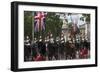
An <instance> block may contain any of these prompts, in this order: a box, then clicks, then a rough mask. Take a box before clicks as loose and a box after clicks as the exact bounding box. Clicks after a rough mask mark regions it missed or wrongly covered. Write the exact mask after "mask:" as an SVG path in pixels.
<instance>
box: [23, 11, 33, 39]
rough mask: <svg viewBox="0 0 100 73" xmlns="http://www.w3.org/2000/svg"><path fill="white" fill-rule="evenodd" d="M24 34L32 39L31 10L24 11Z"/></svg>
mask: <svg viewBox="0 0 100 73" xmlns="http://www.w3.org/2000/svg"><path fill="white" fill-rule="evenodd" d="M24 36H25V37H26V36H29V37H30V39H32V12H31V11H24Z"/></svg>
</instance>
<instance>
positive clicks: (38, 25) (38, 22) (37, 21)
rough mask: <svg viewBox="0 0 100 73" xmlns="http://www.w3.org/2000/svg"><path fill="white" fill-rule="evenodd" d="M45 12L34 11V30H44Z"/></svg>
mask: <svg viewBox="0 0 100 73" xmlns="http://www.w3.org/2000/svg"><path fill="white" fill-rule="evenodd" d="M46 15H47V13H46V12H36V13H35V15H34V31H35V32H39V31H42V30H45V25H46V24H45V20H46Z"/></svg>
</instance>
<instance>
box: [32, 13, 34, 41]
mask: <svg viewBox="0 0 100 73" xmlns="http://www.w3.org/2000/svg"><path fill="white" fill-rule="evenodd" d="M33 42H34V12H32V43H33Z"/></svg>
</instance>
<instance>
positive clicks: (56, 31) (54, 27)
mask: <svg viewBox="0 0 100 73" xmlns="http://www.w3.org/2000/svg"><path fill="white" fill-rule="evenodd" d="M62 24H63V22H62V20H61V19H60V18H59V15H56V13H53V12H48V14H47V17H46V31H45V33H46V34H47V33H48V32H51V33H52V34H53V35H54V37H57V36H60V33H61V28H62Z"/></svg>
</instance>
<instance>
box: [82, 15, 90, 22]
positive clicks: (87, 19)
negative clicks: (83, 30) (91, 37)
mask: <svg viewBox="0 0 100 73" xmlns="http://www.w3.org/2000/svg"><path fill="white" fill-rule="evenodd" d="M82 15H83V17H84V18H86V22H88V23H90V14H82Z"/></svg>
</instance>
